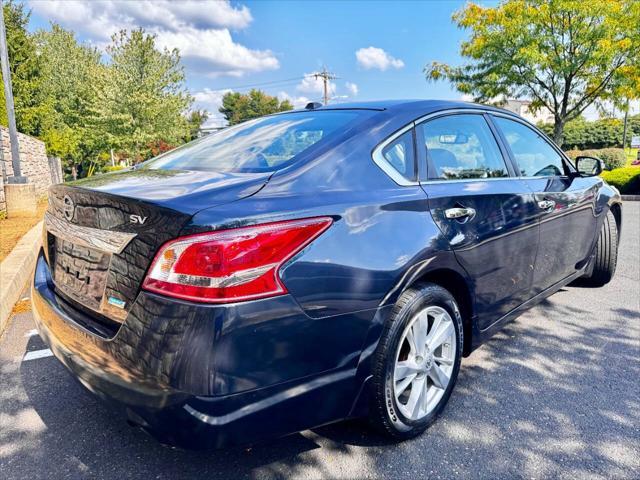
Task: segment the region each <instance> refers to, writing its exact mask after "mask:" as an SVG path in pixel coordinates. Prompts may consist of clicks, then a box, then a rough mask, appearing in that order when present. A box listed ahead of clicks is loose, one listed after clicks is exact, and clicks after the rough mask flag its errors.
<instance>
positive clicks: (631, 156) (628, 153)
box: [624, 148, 638, 167]
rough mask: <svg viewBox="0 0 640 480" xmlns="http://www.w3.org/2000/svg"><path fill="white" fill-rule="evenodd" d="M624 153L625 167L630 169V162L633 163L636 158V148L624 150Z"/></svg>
mask: <svg viewBox="0 0 640 480" xmlns="http://www.w3.org/2000/svg"><path fill="white" fill-rule="evenodd" d="M624 153H625V155H626V156H627V163H626V166H627V167H630V166H631V162H633V161H635V160H636V158H638V149H637V148H625V149H624Z"/></svg>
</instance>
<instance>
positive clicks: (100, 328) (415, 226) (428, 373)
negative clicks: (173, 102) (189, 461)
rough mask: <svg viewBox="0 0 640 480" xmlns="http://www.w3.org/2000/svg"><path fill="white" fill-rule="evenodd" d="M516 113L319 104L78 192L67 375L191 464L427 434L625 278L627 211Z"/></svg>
mask: <svg viewBox="0 0 640 480" xmlns="http://www.w3.org/2000/svg"><path fill="white" fill-rule="evenodd" d="M601 168H602V167H601V163H600V161H599V160H598V159H594V158H589V157H581V158H578V159H577V160H576V161H575V163H571V162H570V161H569V160H568V159H567V157H566V156H565V155H564V154H563V153H562V151H561V150H560V149H559V148H558V147H557V146H556V145H554V144H553V143H552V142H551V141H550V140H549V139H547V138H546V137H545V136H544V134H542V133H541V132H540V131H539V130H537V129H536V128H535V127H534V126H532V125H530V124H529V123H527V122H526V121H524V120H523V119H521V118H520V117H518V116H515V115H513V114H511V113H509V112H506V111H503V110H499V109H496V108H491V107H485V106H480V105H474V104H468V103H458V102H444V101H389V102H373V103H361V104H343V105H337V106H331V107H319V106H318V105H309V106H308V108H306V109H304V110H300V111H292V112H286V113H281V114H277V115H271V116H267V117H262V118H258V119H255V120H251V121H248V122H245V123H242V124H240V125H237V126H233V127H230V128H227V129H225V130H222V131H221V132H219V133H215V134H213V135H210V136H207V137H204V138H201V139H199V140H196V141H195V142H192V143H190V144H187V145H185V146H183V147H180V148H177V149H175V150H173V151H170V152H168V153H166V154H163V155H161V156H159V157H157V158H154V159H152V160H150V161H148V162H145V163H143V164H141V165H139V166H138V167H137V168H134V169H131V170H129V171H124V172H119V173H113V174H108V175H101V176H95V177H91V178H87V179H84V180H81V181H77V182H73V183H69V184H65V185H56V186H54V187H52V188H51V190H50V194H49V197H50V198H49V209H48V211H47V213H46V217H45V230H44V239H43V240H44V241H43V249H42V251H41V253H40V256H39V259H38V262H37V268H36V271H35V276H34V280H33V292H32V298H33V307H34V313H35V318H36V322H37V326H38V330H39V332H40V334H41V336H42V338H43V339H44V340H45V341H46V342H47V343H48V344H49V346H50V347H51V350H52V351H53V352H54V354H55V355H56V357H57V358H58V359H59V360H60V361H61V362H62V363H64V364H65V365H66V366H67V367H68V368H69V370H70V371H71V372H72V374H73V375H74V376H76V377H77V378H78V379H79V380H80V382H82V383H83V384H84V385H85V386H86V387H87V388H88V389H89V390H91V391H92V392H94V393H95V394H97V395H99V396H100V397H103V398H105V399H106V400H108V401H110V402H112V403H113V404H114V405H116V406H118V407H119V408H120V409H121V410H122V411H123V412H124V413H125V415H126V416H127V418H128V419H129V422H130V423H131V424H134V425H136V426H139V427H141V428H143V429H144V430H146V431H148V432H150V433H152V434H153V435H154V436H155V437H156V438H158V439H159V440H160V441H162V442H164V443H170V444H176V445H181V446H186V447H191V448H207V447H220V446H223V445H230V444H247V443H253V442H256V441H258V440H260V439H264V438H268V437H272V436H276V435H284V434H287V433H291V432H296V431H300V430H303V429H307V428H311V427H315V426H319V425H322V424H326V423H329V422H334V421H338V420H341V419H346V418H352V417H361V416H368V417H369V418H370V420H371V422H372V424H373V425H374V426H375V427H377V428H378V429H380V430H382V431H383V432H385V433H386V434H388V435H390V436H392V437H394V438H397V439H405V438H409V437H413V436H415V435H418V434H420V433H421V432H423V431H424V430H425V429H426V428H427V427H428V426H429V425H430V424H431V423H433V422H434V420H435V419H436V417H437V416H438V415H439V414H440V413H441V412H442V410H443V409H444V407H445V405H446V403H447V401H448V400H449V397H450V395H451V392H452V390H453V387H454V385H455V383H456V378H457V376H458V372H459V369H460V362H461V358H462V357H463V356H467V355H469V353H470V352H471V351H472V350H473V349H474V348H476V347H477V346H479V345H480V344H481V343H482V342H484V341H485V340H487V339H488V338H489V337H490V336H491V335H492V334H493V333H494V332H496V331H497V329H499V328H500V327H501V326H502V325H503V324H504V323H505V322H507V321H509V320H510V319H513V318H514V317H516V316H518V315H519V314H520V313H522V312H523V311H524V310H526V309H527V308H529V307H531V306H533V305H535V304H536V303H538V302H540V301H541V300H543V299H544V298H546V297H548V296H549V295H551V294H553V293H554V292H556V291H557V290H558V289H560V288H561V287H563V286H564V285H566V284H568V283H569V282H572V281H574V280H577V279H579V278H580V281H581V282H582V283H584V284H588V285H593V286H599V285H603V284H605V283H607V282H608V281H609V280H610V279H611V278H612V276H613V274H614V271H615V266H616V256H617V248H618V238H619V232H620V228H621V220H622V217H621V200H620V195H619V193H618V192H617V191H616V190H615V189H614V188H612V187H610V186H608V185H607V184H606V183H605V182H604V181H603V180H602V179H600V178H599V177H598V176H597V175H598V173H599V172H600V171H601Z"/></svg>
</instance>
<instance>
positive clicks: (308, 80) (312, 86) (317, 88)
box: [296, 73, 336, 97]
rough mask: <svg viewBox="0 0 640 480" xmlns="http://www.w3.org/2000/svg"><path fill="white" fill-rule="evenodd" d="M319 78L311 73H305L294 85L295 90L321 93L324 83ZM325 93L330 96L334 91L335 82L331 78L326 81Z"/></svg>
mask: <svg viewBox="0 0 640 480" xmlns="http://www.w3.org/2000/svg"><path fill="white" fill-rule="evenodd" d="M323 83H324V82H323V80H322V79H321V78H317V77H314V76H313V74H312V73H305V75H304V78H303V79H302V81H301V82H300V83H299V84H298V86H297V87H296V90H298V91H299V92H302V93H307V94H315V95H316V96H318V94H319V95H320V96H322V95H323V92H324V85H323ZM327 93H328V94H329V97H332V96H333V95H334V94H335V93H336V84H335V83H333V82H332V81H331V80H329V82H328V83H327Z"/></svg>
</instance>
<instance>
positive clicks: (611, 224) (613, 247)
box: [583, 210, 618, 287]
mask: <svg viewBox="0 0 640 480" xmlns="http://www.w3.org/2000/svg"><path fill="white" fill-rule="evenodd" d="M617 261H618V226H617V224H616V218H615V217H614V216H613V213H611V210H609V211H608V212H607V215H606V216H605V219H604V222H603V224H602V229H601V230H600V235H599V236H598V243H597V245H596V252H595V257H594V260H593V262H594V264H593V271H592V272H591V275H589V276H588V277H585V278H584V279H583V282H584V283H585V284H586V285H588V286H593V287H601V286H603V285H606V284H607V283H609V282H610V281H611V279H612V278H613V275H614V273H615V272H616V263H617Z"/></svg>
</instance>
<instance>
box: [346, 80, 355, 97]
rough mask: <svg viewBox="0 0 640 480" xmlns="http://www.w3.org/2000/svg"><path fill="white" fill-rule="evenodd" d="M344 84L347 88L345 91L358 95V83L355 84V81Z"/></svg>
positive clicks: (353, 95)
mask: <svg viewBox="0 0 640 480" xmlns="http://www.w3.org/2000/svg"><path fill="white" fill-rule="evenodd" d="M344 86H345V88H346V89H347V91H348V92H349V93H350V94H351V96H352V97H355V96H356V95H358V85H356V84H355V83H352V82H346V83H345V84H344Z"/></svg>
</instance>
